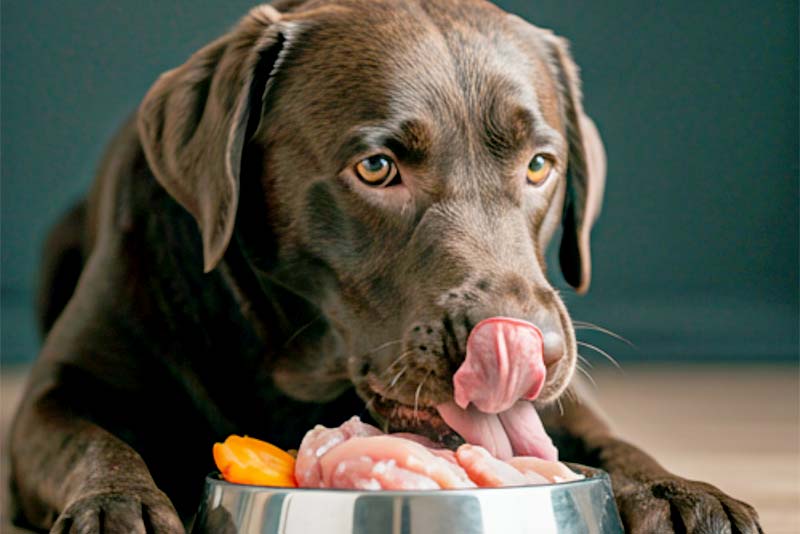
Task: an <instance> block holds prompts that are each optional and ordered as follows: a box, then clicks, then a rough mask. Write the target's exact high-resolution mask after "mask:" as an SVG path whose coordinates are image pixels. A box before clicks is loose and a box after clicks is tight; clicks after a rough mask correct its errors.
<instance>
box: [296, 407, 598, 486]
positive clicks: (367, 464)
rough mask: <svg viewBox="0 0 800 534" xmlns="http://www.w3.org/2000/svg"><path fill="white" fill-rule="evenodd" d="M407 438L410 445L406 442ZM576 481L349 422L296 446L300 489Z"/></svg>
mask: <svg viewBox="0 0 800 534" xmlns="http://www.w3.org/2000/svg"><path fill="white" fill-rule="evenodd" d="M409 438H410V439H409ZM578 478H582V477H581V476H580V475H576V474H574V473H572V471H570V470H569V469H567V468H566V466H563V465H562V464H559V463H557V462H549V461H547V460H542V459H539V458H524V457H515V458H512V459H511V460H510V461H509V462H504V461H501V460H499V459H498V458H496V457H495V456H493V455H492V454H490V453H489V451H487V450H486V449H485V448H483V447H481V446H478V445H469V444H465V445H462V446H461V447H459V448H458V450H457V451H455V453H454V452H453V451H449V450H445V449H437V448H434V447H433V443H432V442H430V441H429V440H427V439H426V438H424V437H422V436H416V435H414V434H389V435H387V434H383V433H382V432H381V431H380V430H378V429H377V428H375V427H374V426H371V425H368V424H365V423H362V422H361V421H360V420H359V419H358V417H353V418H351V419H350V420H349V421H347V422H346V423H344V424H343V425H342V426H340V427H338V428H325V427H323V426H317V427H315V428H314V429H313V430H311V431H309V432H308V434H306V436H305V438H303V442H302V443H301V444H300V449H299V451H298V453H297V463H296V464H295V479H296V480H297V483H298V485H299V486H300V487H314V488H346V489H359V490H379V489H383V490H430V489H457V488H474V487H476V486H480V487H497V486H519V485H526V484H546V483H548V482H552V481H564V480H575V479H578Z"/></svg>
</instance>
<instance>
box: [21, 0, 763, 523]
mask: <svg viewBox="0 0 800 534" xmlns="http://www.w3.org/2000/svg"><path fill="white" fill-rule="evenodd" d="M376 152H382V153H391V154H392V155H393V156H394V158H395V159H396V161H397V163H398V168H399V169H400V174H401V176H402V185H401V186H398V187H394V188H389V189H383V190H376V189H372V188H369V187H367V186H365V185H364V184H362V183H360V182H359V181H358V180H357V179H356V178H355V176H354V174H353V172H352V167H353V165H354V163H355V162H357V161H358V160H359V159H361V158H364V157H366V156H369V155H371V154H374V153H376ZM537 152H546V153H547V154H548V155H549V156H550V157H551V158H552V159H553V161H554V162H555V167H554V171H553V173H552V175H551V177H550V178H549V179H548V180H547V181H546V182H544V183H543V184H542V185H541V186H538V187H534V186H531V185H527V184H526V182H525V167H526V166H527V162H528V161H529V160H530V159H531V157H532V156H533V154H535V153H537ZM604 175H605V161H604V154H603V151H602V144H601V143H600V139H599V136H598V134H597V131H596V129H595V128H594V125H593V123H592V122H591V120H590V119H589V118H588V117H587V116H586V115H585V114H584V112H583V109H582V106H581V96H580V91H579V83H578V76H577V69H576V68H575V66H574V65H573V63H572V61H571V59H570V57H569V53H568V51H567V48H566V45H565V43H564V41H563V40H561V39H560V38H558V37H555V36H554V35H552V34H551V33H550V32H548V31H545V30H541V29H539V28H536V27H534V26H531V25H529V24H527V23H525V22H523V21H522V20H521V19H519V18H517V17H513V16H511V15H508V14H506V13H504V12H502V11H501V10H499V9H498V8H496V7H495V6H493V5H491V4H488V3H485V2H483V1H480V0H464V1H455V0H448V1H441V2H422V1H419V2H418V1H412V2H402V1H399V0H379V1H366V0H339V1H334V0H324V1H315V0H306V1H303V0H289V1H279V2H277V3H276V4H275V5H274V7H270V6H260V7H257V8H254V9H253V10H252V11H251V12H250V14H249V15H247V16H246V17H245V18H244V19H242V21H241V22H240V23H239V24H238V25H237V26H236V27H235V28H234V29H232V30H231V31H230V32H229V33H228V34H226V35H224V36H223V37H221V38H220V39H219V40H217V41H215V42H213V43H211V44H210V45H208V46H207V47H205V48H203V49H202V50H200V51H199V52H197V53H196V54H195V55H194V56H192V57H191V58H190V59H189V60H188V61H187V62H186V64H184V65H183V66H181V67H179V68H177V69H175V70H173V71H170V72H168V73H166V74H164V75H163V76H162V77H161V78H159V80H158V81H157V82H156V83H155V84H154V86H153V88H152V89H151V90H150V92H149V93H148V95H147V96H146V97H145V99H144V101H143V103H142V105H141V107H140V108H139V111H138V113H137V115H136V117H135V118H134V119H133V120H131V121H130V122H129V123H128V124H127V125H126V126H125V127H124V128H123V129H122V130H121V132H120V134H119V135H118V136H117V138H116V139H115V140H114V141H113V142H112V144H111V147H110V149H109V151H108V153H107V155H106V158H105V160H104V162H103V164H102V165H101V168H100V171H99V173H98V178H97V181H96V183H95V186H94V188H93V190H92V192H91V194H90V195H89V197H88V199H87V201H86V202H85V204H83V205H82V206H80V207H78V208H76V210H75V211H74V212H73V214H72V215H71V216H70V218H69V219H68V220H67V221H65V223H64V224H63V225H62V226H61V227H60V228H61V229H60V230H57V231H56V232H55V234H54V237H53V240H52V241H51V242H50V243H51V246H50V249H49V250H48V257H49V259H48V265H49V266H50V269H49V270H47V271H46V274H45V278H44V279H45V286H44V289H43V293H42V295H43V297H42V299H41V300H40V310H41V313H42V323H43V327H44V329H45V330H49V334H48V336H47V339H46V342H45V345H44V348H43V349H42V353H41V355H40V358H39V360H38V363H37V365H36V367H35V369H34V372H33V376H32V378H31V382H30V385H29V388H28V391H27V394H26V396H25V400H24V402H23V404H22V407H21V409H20V412H19V415H18V416H17V418H16V421H15V425H14V429H13V436H12V486H13V487H12V490H13V491H12V493H13V495H14V496H15V504H16V510H15V518H16V520H17V522H18V523H19V524H20V525H23V526H27V527H29V528H34V529H50V528H53V531H55V532H100V531H103V529H104V531H108V532H116V531H126V532H127V531H130V532H133V531H135V529H137V528H138V529H142V528H145V527H146V528H148V529H149V530H148V531H153V532H158V533H165V532H178V531H181V530H182V528H183V527H182V524H181V523H183V524H188V523H189V522H190V521H191V518H192V516H193V514H194V512H195V510H196V507H197V504H198V499H199V492H200V490H201V488H202V481H203V476H204V475H205V473H207V472H208V471H210V470H212V468H213V466H212V465H211V461H210V450H211V444H212V443H213V442H214V441H217V440H220V439H223V438H224V437H225V436H226V435H228V434H230V433H240V434H243V433H244V434H250V435H255V436H263V437H265V438H267V439H269V440H270V441H273V442H275V443H277V444H278V445H280V446H284V447H293V446H296V445H297V443H298V442H299V439H300V438H301V436H302V435H303V433H304V432H305V431H306V430H307V429H308V428H310V427H311V426H312V425H313V424H315V423H323V424H338V423H340V422H341V421H342V420H344V419H345V418H347V417H348V416H350V415H353V414H362V415H364V416H367V410H368V409H369V410H370V411H371V413H372V415H373V416H374V417H376V419H378V421H379V422H380V423H383V424H385V425H386V426H387V427H389V428H393V429H401V428H402V429H409V428H411V427H413V426H414V425H413V424H412V422H411V421H409V420H408V418H405V419H404V418H402V417H400V416H393V415H392V414H396V413H402V412H403V410H399V411H398V410H394V409H393V408H398V407H405V408H408V407H410V406H412V405H414V406H415V408H419V409H421V410H423V411H424V410H428V411H429V412H430V407H432V406H434V405H436V404H437V403H441V402H444V401H446V400H448V399H450V398H451V397H452V386H451V380H452V374H453V371H454V370H455V369H456V368H457V367H458V365H459V364H460V362H461V361H463V357H464V350H465V349H464V343H465V340H466V337H467V335H468V333H469V331H470V329H471V328H472V326H473V325H475V324H476V323H477V322H478V321H480V320H481V319H483V318H485V317H489V316H494V315H506V316H515V317H520V318H524V319H527V320H530V321H533V322H535V323H536V324H537V325H540V326H541V327H542V329H543V330H545V331H546V332H548V333H552V334H553V335H554V336H555V339H559V340H560V345H559V347H560V348H561V351H560V354H561V357H560V358H559V359H558V360H557V361H556V362H555V363H554V364H553V365H551V366H550V368H549V370H548V371H549V372H548V380H547V384H546V386H545V389H544V391H543V393H542V396H541V398H540V400H539V401H537V407H538V408H539V409H540V411H541V412H542V413H543V415H544V416H545V419H546V423H547V426H548V431H549V432H550V433H551V435H552V436H553V437H554V439H555V440H556V443H557V445H558V446H559V448H560V450H561V455H562V459H565V460H569V461H576V462H580V463H585V464H588V465H594V466H598V467H601V468H603V469H606V470H607V471H608V472H609V473H610V474H611V476H612V479H613V482H614V486H615V491H616V493H617V498H618V503H619V505H620V510H621V512H622V515H623V520H624V521H625V523H626V526H627V527H628V529H629V530H630V531H631V532H668V531H673V530H674V531H678V532H682V531H684V530H686V531H690V532H731V531H732V532H756V531H758V526H757V518H756V514H755V512H754V511H753V509H752V508H750V507H749V506H747V505H745V504H743V503H740V502H738V501H735V500H734V499H731V498H730V497H728V496H726V495H724V494H722V493H721V492H720V491H719V490H717V489H716V488H713V487H711V486H708V485H705V484H701V483H697V482H691V481H687V480H684V479H681V478H678V477H676V476H674V475H671V474H669V473H667V472H666V471H664V470H663V469H662V468H661V467H660V466H659V465H658V464H657V463H656V462H655V461H653V460H652V459H651V458H649V457H648V456H647V455H645V454H644V453H642V452H641V451H639V450H638V449H636V448H634V447H632V446H631V445H628V444H626V443H624V442H621V441H619V440H618V439H616V438H614V437H613V436H612V435H611V434H610V432H609V430H608V428H607V426H606V425H605V424H604V423H602V422H601V421H600V420H599V418H598V417H597V416H595V415H594V413H593V412H592V411H591V410H590V409H589V408H588V407H587V406H586V405H585V404H582V403H580V402H578V401H576V400H574V396H564V397H562V399H563V401H564V402H563V406H564V413H563V414H561V413H556V411H554V410H553V409H552V408H550V406H551V405H552V401H553V400H554V399H556V398H557V397H559V396H560V395H561V394H562V393H563V391H564V390H565V388H566V387H568V385H569V381H570V378H571V376H572V372H573V369H574V361H575V353H576V351H575V337H574V332H573V330H572V325H571V322H570V320H569V316H568V314H567V312H566V308H565V307H564V305H563V303H562V301H561V299H560V298H559V296H558V294H557V292H555V291H554V290H553V288H552V286H551V285H550V283H549V282H548V280H547V278H546V277H545V265H544V259H543V256H544V250H545V248H546V246H547V243H548V242H549V240H550V238H551V236H552V235H553V233H554V231H555V229H556V226H557V225H558V223H559V222H562V224H563V233H562V234H563V236H562V242H561V249H560V251H561V253H560V259H561V266H562V271H563V273H564V275H565V278H566V280H567V281H568V282H569V283H570V284H572V285H573V286H575V287H576V288H577V289H578V290H579V291H580V292H583V291H585V290H586V289H587V288H588V284H589V274H590V261H589V231H590V228H591V225H592V223H593V222H594V219H595V218H596V216H597V214H598V212H599V207H600V199H601V197H602V190H603V180H604ZM198 227H199V230H200V232H199V233H198V231H197V228H198ZM76 262H77V265H78V268H77V269H76ZM81 265H82V270H80V268H79V267H80V266H81ZM77 272H80V279H79V280H78V281H77V285H75V277H76V276H77ZM70 295H71V298H68V297H69V296H70ZM65 303H66V304H65ZM63 306H65V307H64V309H63V312H62V311H61V308H62V307H63ZM59 312H60V313H59ZM56 317H58V318H57V320H56ZM54 321H55V322H54ZM406 411H407V410H406ZM419 420H421V421H424V422H425V423H423V424H421V425H418V427H417V428H412V429H413V430H416V431H420V432H427V433H428V434H429V435H432V437H437V435H438V436H439V437H442V438H443V436H442V428H441V427H440V426H437V425H436V424H435V421H434V420H433V419H431V418H419ZM179 518H180V519H179ZM101 523H102V524H101Z"/></svg>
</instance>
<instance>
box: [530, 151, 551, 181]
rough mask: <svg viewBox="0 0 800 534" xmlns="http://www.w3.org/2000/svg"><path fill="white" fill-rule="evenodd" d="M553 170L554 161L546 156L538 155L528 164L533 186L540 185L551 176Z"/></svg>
mask: <svg viewBox="0 0 800 534" xmlns="http://www.w3.org/2000/svg"><path fill="white" fill-rule="evenodd" d="M552 170H553V160H552V159H550V158H549V157H548V156H545V155H544V154H536V155H535V156H533V159H532V160H531V162H530V163H529V164H528V181H529V182H530V183H532V184H533V185H539V184H541V183H542V182H544V181H545V180H547V177H548V176H550V171H552Z"/></svg>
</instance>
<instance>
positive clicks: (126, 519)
mask: <svg viewBox="0 0 800 534" xmlns="http://www.w3.org/2000/svg"><path fill="white" fill-rule="evenodd" d="M50 532H51V534H123V533H126V534H128V533H130V534H185V532H186V530H185V529H184V527H183V524H182V523H181V521H180V519H179V518H178V514H177V513H176V512H175V509H174V508H173V506H172V504H171V503H170V502H169V499H167V497H166V496H165V495H164V494H163V493H162V492H160V491H158V490H144V491H142V490H138V491H130V492H125V491H122V490H119V491H109V492H101V493H94V494H90V495H87V496H85V497H82V498H79V499H78V500H76V501H74V502H73V503H72V504H70V505H69V506H68V507H67V508H66V509H65V510H64V512H62V514H61V516H60V517H59V518H58V520H57V521H56V523H55V524H54V525H53V528H52V529H51V530H50Z"/></svg>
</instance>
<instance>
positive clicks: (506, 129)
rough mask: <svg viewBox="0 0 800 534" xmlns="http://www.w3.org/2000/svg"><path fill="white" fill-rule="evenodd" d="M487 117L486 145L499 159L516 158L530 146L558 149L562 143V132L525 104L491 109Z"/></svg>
mask: <svg viewBox="0 0 800 534" xmlns="http://www.w3.org/2000/svg"><path fill="white" fill-rule="evenodd" d="M490 109H491V108H490ZM484 121H485V125H486V130H485V142H486V146H487V147H488V149H489V151H490V152H491V153H492V154H493V155H494V156H495V157H496V158H497V159H499V160H506V159H509V158H514V157H515V156H516V155H517V154H518V153H519V152H521V151H523V150H524V149H525V148H526V147H530V146H533V147H535V148H537V149H544V148H551V149H553V150H558V149H559V148H561V146H562V145H563V139H562V136H561V135H560V134H559V133H558V132H557V131H556V130H555V129H553V128H552V127H550V125H548V124H547V123H546V122H545V121H544V119H543V118H542V117H541V115H540V114H538V113H535V112H533V111H531V110H529V109H527V108H525V107H516V108H514V109H513V110H511V111H510V112H509V111H506V110H503V109H502V108H500V109H491V111H489V112H488V113H487V114H486V117H485V119H484Z"/></svg>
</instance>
